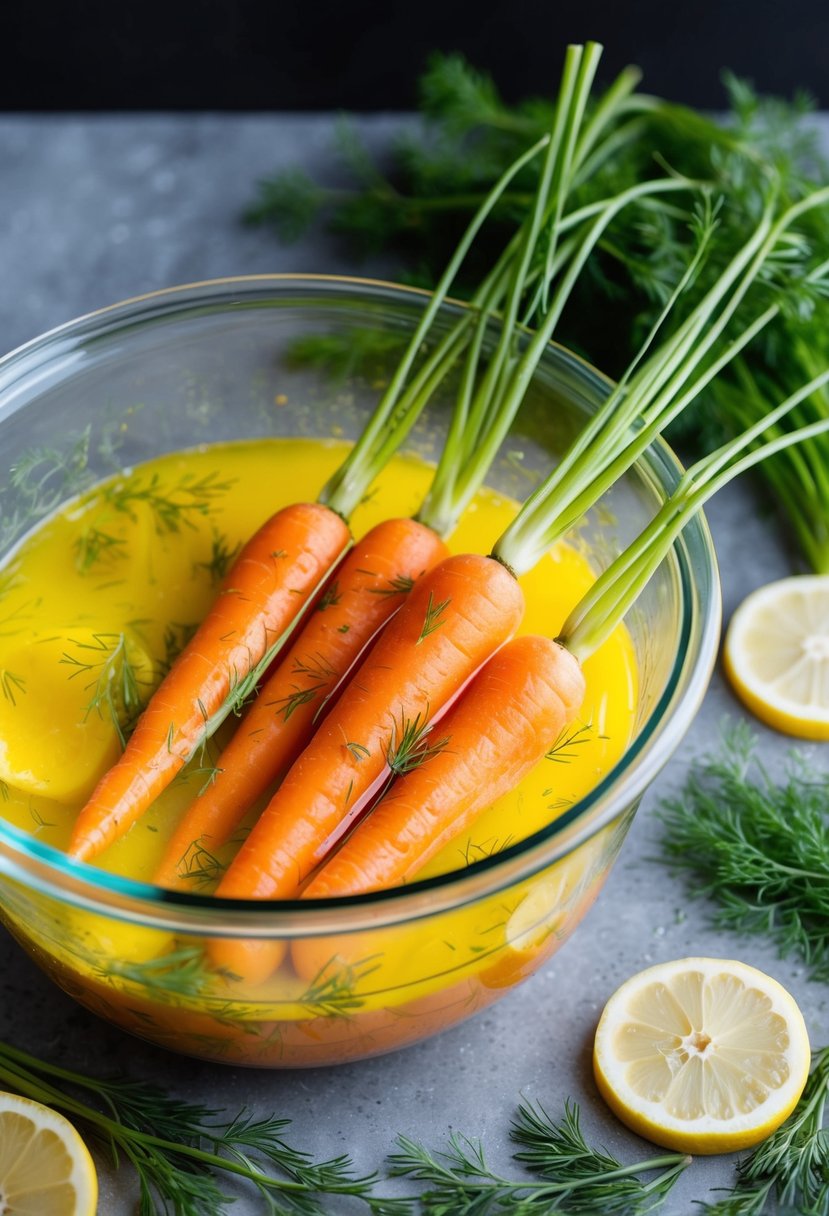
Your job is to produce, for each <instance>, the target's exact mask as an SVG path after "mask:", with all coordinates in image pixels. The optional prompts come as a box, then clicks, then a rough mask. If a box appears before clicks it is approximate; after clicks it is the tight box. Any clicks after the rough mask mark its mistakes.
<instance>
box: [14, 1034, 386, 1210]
mask: <svg viewBox="0 0 829 1216" xmlns="http://www.w3.org/2000/svg"><path fill="white" fill-rule="evenodd" d="M0 1081H2V1083H3V1085H4V1087H6V1088H9V1089H13V1090H15V1091H16V1092H17V1093H20V1094H23V1095H24V1096H26V1097H29V1098H32V1099H34V1100H35V1101H36V1102H42V1103H45V1104H46V1105H49V1106H52V1107H54V1108H56V1109H58V1110H61V1111H63V1113H64V1114H66V1115H67V1116H68V1117H69V1118H70V1119H72V1120H73V1121H75V1122H78V1123H79V1124H80V1125H81V1126H82V1127H83V1129H84V1130H85V1131H86V1130H88V1131H89V1132H91V1133H92V1135H93V1136H94V1138H95V1140H96V1141H97V1142H98V1144H99V1145H100V1147H101V1150H102V1151H103V1152H104V1153H105V1154H107V1156H108V1157H109V1158H110V1159H111V1160H112V1162H113V1164H114V1165H115V1166H116V1167H123V1166H125V1165H129V1166H131V1167H132V1169H133V1170H134V1172H135V1174H136V1175H137V1179H138V1183H139V1188H140V1201H139V1211H140V1213H141V1216H203V1213H205V1212H210V1213H211V1214H212V1216H223V1214H225V1213H227V1212H228V1211H229V1208H230V1205H231V1204H232V1203H233V1202H234V1196H233V1195H228V1194H227V1193H225V1191H224V1190H223V1189H222V1185H221V1181H222V1178H223V1177H224V1178H227V1179H235V1180H237V1181H238V1182H247V1183H248V1184H249V1185H250V1186H251V1188H252V1189H253V1191H254V1192H255V1193H258V1198H259V1202H260V1204H261V1206H260V1208H259V1210H260V1211H261V1212H262V1213H263V1214H267V1213H270V1216H326V1213H328V1212H330V1210H331V1208H330V1203H329V1200H330V1198H331V1197H333V1196H352V1197H353V1198H354V1199H355V1200H361V1201H362V1203H363V1205H364V1208H363V1209H362V1210H367V1211H368V1212H370V1213H372V1214H373V1216H402V1214H403V1213H406V1212H407V1211H408V1210H409V1207H408V1204H407V1203H406V1202H405V1201H400V1200H396V1199H385V1198H382V1197H379V1196H375V1195H374V1194H373V1193H372V1192H373V1187H374V1183H375V1181H376V1177H375V1175H367V1176H360V1175H358V1174H356V1173H355V1172H354V1170H353V1167H352V1164H351V1161H350V1159H349V1158H348V1157H347V1156H346V1155H345V1154H343V1155H340V1156H337V1157H331V1158H329V1159H327V1160H323V1161H315V1160H314V1159H313V1158H312V1157H311V1156H310V1155H309V1154H308V1153H305V1152H302V1151H300V1150H298V1149H295V1148H293V1147H292V1146H291V1145H290V1144H289V1143H288V1142H287V1141H286V1140H285V1138H284V1133H285V1131H286V1129H287V1127H288V1126H289V1121H288V1120H286V1119H279V1118H276V1117H273V1116H272V1117H269V1118H263V1119H254V1118H253V1116H252V1115H251V1114H250V1113H249V1112H248V1111H245V1110H242V1111H240V1112H239V1113H238V1114H237V1115H236V1116H234V1117H233V1118H232V1119H230V1120H228V1121H222V1120H221V1119H220V1116H221V1115H222V1113H223V1112H222V1111H217V1110H211V1109H210V1108H208V1107H205V1106H202V1105H196V1104H194V1103H189V1102H184V1101H181V1100H179V1099H177V1098H173V1097H170V1096H169V1095H168V1094H166V1093H165V1092H164V1091H163V1090H161V1089H159V1088H157V1087H156V1086H153V1085H149V1084H147V1083H146V1082H144V1081H127V1080H124V1079H122V1078H118V1079H113V1080H101V1079H95V1078H92V1077H89V1076H86V1075H83V1074H81V1073H77V1072H72V1071H70V1070H68V1069H65V1068H60V1067H58V1066H57V1065H53V1064H48V1063H45V1062H44V1061H42V1060H38V1059H36V1058H35V1057H34V1056H31V1055H29V1054H28V1053H26V1052H23V1051H20V1050H18V1049H17V1048H14V1047H11V1046H10V1045H9V1044H6V1043H0ZM80 1095H85V1096H80ZM90 1095H91V1099H90V1100H87V1096H90ZM93 1103H94V1104H93Z"/></svg>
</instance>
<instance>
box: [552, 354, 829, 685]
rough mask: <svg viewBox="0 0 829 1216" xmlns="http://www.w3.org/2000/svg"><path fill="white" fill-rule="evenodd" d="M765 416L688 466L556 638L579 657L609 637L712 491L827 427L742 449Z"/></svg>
mask: <svg viewBox="0 0 829 1216" xmlns="http://www.w3.org/2000/svg"><path fill="white" fill-rule="evenodd" d="M826 383H829V371H826V372H824V373H822V375H820V376H818V377H816V378H815V379H814V380H812V381H810V382H809V383H808V384H807V385H804V386H803V387H802V388H801V389H799V390H798V391H797V392H796V393H793V394H792V395H791V396H790V397H788V398H787V399H786V401H784V402H783V404H782V405H780V406H778V407H777V409H775V410H773V411H772V413H771V414H770V415H769V419H770V420H772V421H773V422H776V421H777V420H778V419H779V418H780V417H782V416H783V415H784V414H785V413H788V412H789V411H790V410H791V409H793V408H794V407H795V406H796V405H798V404H799V403H800V402H801V401H803V400H804V399H805V398H806V397H807V396H809V394H811V393H813V392H815V391H816V390H817V389H819V388H821V387H822V386H823V385H824V384H826ZM765 421H766V420H761V421H759V422H757V423H756V424H755V425H754V426H753V427H751V428H749V430H747V431H746V432H744V433H743V434H741V435H738V436H737V437H736V438H734V439H732V440H731V441H730V442H729V443H727V444H724V445H723V446H722V447H720V448H718V449H717V450H716V451H715V452H713V453H711V455H710V456H707V457H705V458H704V459H703V460H701V461H699V462H698V463H697V464H696V465H694V466H693V467H692V468H691V469H689V470H688V471H687V472H686V474H685V475H684V476H683V478H682V479H681V481H680V484H679V486H678V488H677V490H676V491H675V492H674V493H673V494H672V495H671V497H670V498H669V499H668V500H667V501H666V502H665V503H664V504H663V506H662V507H661V509H660V510H659V511H658V512H657V514H656V516H655V517H654V519H653V520H651V522H650V524H649V525H648V526H647V527H646V528H645V529H644V530H643V531H642V532H641V533H640V535H639V536H638V537H637V538H636V540H634V541H633V542H632V544H631V545H629V546H628V548H627V549H625V550H624V552H623V553H621V554H620V555H619V557H617V558H616V560H615V561H614V562H612V563H611V565H610V566H608V568H607V569H606V570H605V571H604V572H603V573H602V574H601V575H600V576H599V578H598V579H597V580H596V583H595V584H594V585H593V587H592V588H591V589H590V591H589V592H588V593H587V595H585V596H583V597H582V599H581V600H580V601H579V603H578V604H577V605H576V607H575V608H574V609H573V611H572V612H571V614H570V616H569V617H568V618H567V620H566V621H565V623H564V626H563V628H562V630H561V633H560V634H559V636H558V639H557V640H558V641H560V642H561V643H562V645H564V646H566V647H567V649H568V650H570V651H571V653H573V654H574V655H575V656H576V657H577V658H578V659H579V660H581V661H583V660H584V659H585V658H587V657H588V656H589V655H590V654H592V653H593V652H594V651H595V650H596V649H597V648H598V646H600V645H601V643H602V642H603V641H604V640H605V639H606V638H607V637H609V635H610V634H611V633H612V632H613V630H614V629H615V628H616V626H617V625H618V624H619V623H620V621H621V620H622V619H623V618H624V616H625V615H626V613H627V612H628V611H629V609H630V608H631V606H632V604H633V603H634V602H635V600H636V599H637V598H638V596H639V595H640V594H641V592H642V590H643V589H644V587H645V585H646V584H647V583H648V581H649V580H650V578H651V577H652V575H653V573H654V571H655V570H656V569H657V567H658V566H659V564H660V563H661V562H662V561H663V560H664V558H665V556H666V555H667V553H668V552H669V550H670V548H671V546H672V545H673V543H674V541H675V540H676V538H677V536H678V535H679V534H680V532H681V531H682V529H683V528H684V527H685V526H686V524H687V523H688V521H689V520H690V519H691V518H692V517H693V516H694V515H696V513H697V512H698V511H699V510H700V508H701V507H702V506H703V505H704V503H705V502H707V501H708V499H709V498H710V497H711V496H712V495H713V494H715V493H716V492H717V491H718V490H720V489H721V488H722V487H723V486H724V485H726V484H727V483H728V482H729V481H731V480H732V479H733V478H735V477H738V476H740V474H742V473H744V472H746V471H747V470H748V469H751V468H753V467H754V466H755V465H757V464H759V463H760V462H761V461H763V460H766V459H768V457H770V456H773V455H775V454H776V453H778V452H781V451H783V450H785V449H786V448H788V447H790V446H792V445H793V444H798V443H802V442H803V441H805V440H809V439H811V438H813V437H814V436H815V435H819V434H823V433H826V432H829V418H827V419H823V420H821V421H819V422H814V423H810V424H808V425H806V426H802V427H798V428H797V429H795V430H793V431H789V432H785V433H781V434H778V435H776V436H775V437H774V438H772V439H768V440H766V441H765V442H763V443H760V444H759V445H758V446H756V447H754V448H753V450H751V451H748V452H746V451H745V449H746V448H747V447H750V445H751V444H753V443H755V442H756V441H757V438H758V436H759V435H760V434H761V433H763V431H764V429H765V426H764V424H765ZM741 453H744V454H743V455H741Z"/></svg>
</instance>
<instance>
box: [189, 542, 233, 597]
mask: <svg viewBox="0 0 829 1216" xmlns="http://www.w3.org/2000/svg"><path fill="white" fill-rule="evenodd" d="M241 549H242V544H241V541H237V542H236V544H235V545H231V543H230V541H229V539H228V537H227V536H225V535H224V533H222V532H214V533H213V536H212V538H211V541H210V557H209V558H207V559H206V560H205V561H203V562H196V563H195V569H196V570H204V571H206V573H207V575H208V577H209V578H210V581H211V583H212V584H213V585H214V586H217V585H218V584H219V583H221V582H223V581H224V579H225V578H226V577H227V572H228V571H229V570H230V567H231V566H232V565H233V563H234V562H235V561H236V558H237V557H238V556H239V553H240V552H241Z"/></svg>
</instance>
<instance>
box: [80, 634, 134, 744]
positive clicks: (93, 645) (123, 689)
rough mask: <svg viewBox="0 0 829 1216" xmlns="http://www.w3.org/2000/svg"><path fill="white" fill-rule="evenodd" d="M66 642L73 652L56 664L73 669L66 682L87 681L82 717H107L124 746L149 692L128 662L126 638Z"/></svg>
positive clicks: (105, 636)
mask: <svg viewBox="0 0 829 1216" xmlns="http://www.w3.org/2000/svg"><path fill="white" fill-rule="evenodd" d="M69 641H70V642H71V643H72V645H73V646H74V647H75V648H76V652H75V653H74V654H70V653H69V652H67V651H64V654H63V657H62V658H61V660H60V662H61V663H65V664H66V665H67V666H69V667H72V668H74V670H73V671H71V672H70V674H69V679H70V680H74V679H76V678H78V677H81V678H82V679H83V678H85V677H89V678H88V680H87V682H86V684H85V685H84V687H85V689H88V690H89V691H90V697H89V701H88V702H87V704H86V706H85V707H84V717H85V718H86V717H88V716H89V715H90V714H91V713H97V714H98V715H99V717H104V716H109V718H110V719H111V721H112V724H113V726H114V727H115V729H116V731H117V733H118V738H119V739H120V741H121V746H122V747H123V746H125V744H126V737H127V735H128V734H129V733H130V731H131V730H132V728H133V727H134V725H135V723H136V721H137V720H138V717H139V715H140V713H141V712H142V710H143V709H144V705H145V703H146V700H147V697H148V696H149V694H150V692H151V691H152V688H151V686H150V685H149V684H148V683H147V682H145V681H143V680H142V679H141V676H140V674H139V671H138V668H137V667H136V666H135V665H134V663H133V661H132V657H131V655H130V647H129V645H128V643H127V637H126V634H124V633H96V634H93V640H92V641H91V642H81V641H78V640H76V639H74V638H70V639H69Z"/></svg>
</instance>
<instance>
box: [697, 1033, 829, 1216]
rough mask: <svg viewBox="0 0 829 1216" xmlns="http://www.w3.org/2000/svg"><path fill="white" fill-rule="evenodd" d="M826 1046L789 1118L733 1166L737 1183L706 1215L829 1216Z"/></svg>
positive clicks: (828, 1053) (817, 1054)
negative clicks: (776, 1215)
mask: <svg viewBox="0 0 829 1216" xmlns="http://www.w3.org/2000/svg"><path fill="white" fill-rule="evenodd" d="M827 1110H829V1047H823V1048H821V1049H820V1050H819V1051H817V1052H815V1054H814V1057H813V1061H812V1071H811V1073H810V1074H809V1079H808V1081H807V1082H806V1088H805V1089H804V1090H803V1094H802V1095H801V1098H800V1101H799V1102H798V1104H797V1106H796V1107H795V1109H794V1111H793V1113H792V1114H791V1115H790V1116H789V1118H788V1119H787V1120H786V1122H785V1123H783V1124H782V1126H780V1127H779V1128H778V1129H777V1131H776V1132H773V1133H772V1135H771V1136H769V1138H768V1139H767V1140H764V1141H763V1142H762V1144H760V1145H759V1146H758V1147H757V1148H756V1149H754V1151H753V1152H752V1153H750V1154H749V1155H748V1157H745V1158H744V1159H743V1160H741V1161H740V1162H738V1164H737V1183H736V1185H735V1186H734V1187H733V1188H732V1189H731V1190H730V1191H729V1192H728V1193H727V1194H726V1195H725V1196H724V1197H723V1198H722V1199H719V1200H717V1201H716V1202H715V1203H711V1204H705V1205H704V1206H703V1207H702V1208H701V1212H702V1213H703V1214H704V1216H764V1213H766V1212H768V1211H770V1210H771V1209H770V1208H769V1206H768V1205H769V1204H770V1203H775V1204H776V1208H777V1210H779V1211H781V1212H793V1213H794V1212H799V1213H803V1216H829V1125H827V1124H826V1122H825V1119H826V1113H827Z"/></svg>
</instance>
